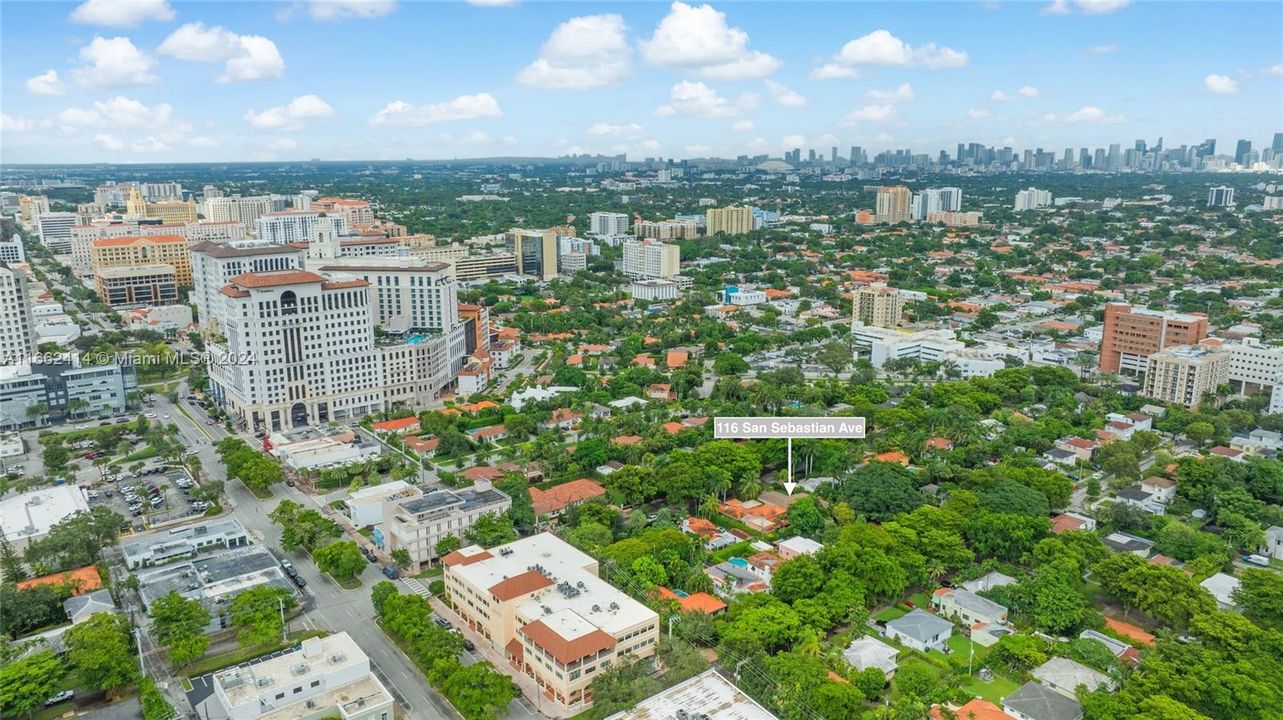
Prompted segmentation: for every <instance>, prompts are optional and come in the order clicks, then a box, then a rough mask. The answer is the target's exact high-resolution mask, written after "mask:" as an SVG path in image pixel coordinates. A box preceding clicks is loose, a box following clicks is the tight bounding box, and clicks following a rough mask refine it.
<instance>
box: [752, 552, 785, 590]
mask: <svg viewBox="0 0 1283 720" xmlns="http://www.w3.org/2000/svg"><path fill="white" fill-rule="evenodd" d="M744 559H745V560H746V561H748V571H749V572H751V573H753V574H754V575H756V576H758V577H760V578H762V580H763V582H765V583H766V584H767V585H770V584H771V578H772V577H774V575H775V569H776V568H778V567H779V566H780V563H782V562H784V558H781V557H780V556H779V555H776V554H775V553H773V552H770V551H763V552H758V553H753V554H752V555H749V556H748V557H746V558H744Z"/></svg>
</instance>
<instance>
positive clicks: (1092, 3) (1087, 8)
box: [1074, 0, 1132, 15]
mask: <svg viewBox="0 0 1283 720" xmlns="http://www.w3.org/2000/svg"><path fill="white" fill-rule="evenodd" d="M1074 4H1075V5H1077V6H1078V9H1079V10H1081V11H1082V12H1083V14H1085V15H1108V14H1110V13H1112V12H1117V11H1119V10H1122V9H1123V8H1125V7H1127V6H1128V5H1131V4H1132V0H1074Z"/></svg>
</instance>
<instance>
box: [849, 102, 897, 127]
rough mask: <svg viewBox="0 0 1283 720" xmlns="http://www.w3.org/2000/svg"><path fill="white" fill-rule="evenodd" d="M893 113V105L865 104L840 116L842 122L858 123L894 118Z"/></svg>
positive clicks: (894, 112)
mask: <svg viewBox="0 0 1283 720" xmlns="http://www.w3.org/2000/svg"><path fill="white" fill-rule="evenodd" d="M895 114H896V110H895V106H894V105H887V104H882V105H865V106H864V107H862V108H859V109H857V110H853V111H851V112H849V113H847V115H846V117H844V118H842V124H844V125H858V124H859V123H862V122H886V121H887V120H891V119H892V118H894V117H895Z"/></svg>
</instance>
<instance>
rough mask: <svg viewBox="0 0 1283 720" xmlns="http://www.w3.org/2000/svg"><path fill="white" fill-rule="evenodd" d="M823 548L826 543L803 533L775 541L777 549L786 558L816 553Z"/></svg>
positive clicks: (790, 558)
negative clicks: (806, 536)
mask: <svg viewBox="0 0 1283 720" xmlns="http://www.w3.org/2000/svg"><path fill="white" fill-rule="evenodd" d="M823 549H824V545H822V544H820V543H817V542H815V541H814V540H812V539H810V538H804V537H802V536H801V535H797V536H794V537H791V538H785V539H783V540H777V541H775V551H776V552H777V553H779V555H780V557H781V558H783V559H785V560H792V559H793V558H795V557H797V556H798V555H815V554H816V553H818V552H820V551H821V550H823Z"/></svg>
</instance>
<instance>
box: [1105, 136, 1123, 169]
mask: <svg viewBox="0 0 1283 720" xmlns="http://www.w3.org/2000/svg"><path fill="white" fill-rule="evenodd" d="M1108 163H1109V171H1110V172H1118V171H1119V170H1121V169H1122V167H1123V152H1122V146H1120V145H1119V144H1118V143H1113V144H1111V145H1110V146H1109V159H1108Z"/></svg>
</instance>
